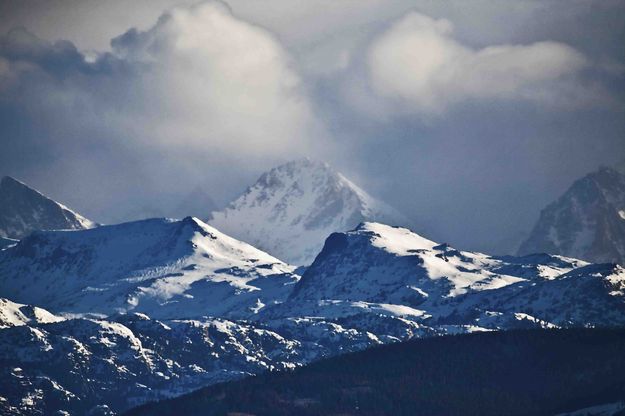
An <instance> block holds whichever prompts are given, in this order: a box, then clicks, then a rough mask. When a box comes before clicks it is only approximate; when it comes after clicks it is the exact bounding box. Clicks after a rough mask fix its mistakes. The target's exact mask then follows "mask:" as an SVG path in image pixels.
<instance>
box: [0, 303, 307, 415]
mask: <svg viewBox="0 0 625 416" xmlns="http://www.w3.org/2000/svg"><path fill="white" fill-rule="evenodd" d="M299 347H300V346H299V344H298V343H297V342H294V341H291V340H288V339H284V338H283V337H281V336H280V335H278V334H276V333H275V332H272V331H269V330H262V329H257V328H254V327H252V326H250V325H245V324H237V323H234V322H231V321H228V320H223V319H207V320H204V321H202V322H200V321H194V320H172V321H156V320H152V319H149V318H148V317H146V316H145V315H140V314H131V315H125V316H118V317H114V318H113V319H110V320H106V321H105V320H95V319H81V318H79V319H68V320H64V321H59V322H56V323H48V324H33V323H31V324H28V325H21V326H14V327H11V328H7V329H0V380H2V382H0V414H3V415H31V414H46V415H53V414H55V415H56V414H63V415H70V414H71V415H76V416H79V415H111V414H117V413H118V412H121V411H123V410H125V409H128V408H130V407H133V406H136V405H139V404H141V403H145V402H146V401H148V400H156V399H159V398H164V397H171V396H175V395H179V394H183V393H186V392H190V391H192V390H194V389H197V388H199V387H201V386H204V385H208V384H212V383H217V382H220V381H224V380H231V379H235V378H239V377H243V376H245V375H249V374H253V373H258V372H261V371H264V370H268V369H284V368H290V367H292V366H294V365H296V363H297V362H298V361H299V360H300V358H299V357H298V350H299Z"/></svg>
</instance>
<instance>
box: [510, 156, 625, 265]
mask: <svg viewBox="0 0 625 416" xmlns="http://www.w3.org/2000/svg"><path fill="white" fill-rule="evenodd" d="M532 252H546V253H554V254H562V255H566V256H571V257H576V258H581V259H584V260H588V261H592V262H597V263H602V262H614V263H619V264H621V265H625V174H623V173H621V172H619V171H617V170H615V169H611V168H601V169H599V170H598V171H596V172H593V173H590V174H588V175H586V176H585V177H583V178H581V179H579V180H578V181H576V182H575V183H574V184H573V185H572V186H571V187H570V188H569V189H568V190H567V191H566V193H564V195H562V196H561V197H560V198H559V199H558V200H557V201H555V202H553V203H552V204H550V205H549V206H547V207H546V208H545V209H544V210H543V211H542V212H541V214H540V218H539V220H538V222H537V223H536V225H535V226H534V229H533V230H532V232H531V234H530V236H529V238H528V239H527V240H526V241H525V242H524V243H523V244H522V245H521V247H520V249H519V253H520V254H525V253H532Z"/></svg>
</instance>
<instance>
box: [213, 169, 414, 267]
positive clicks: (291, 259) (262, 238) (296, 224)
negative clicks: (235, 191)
mask: <svg viewBox="0 0 625 416" xmlns="http://www.w3.org/2000/svg"><path fill="white" fill-rule="evenodd" d="M211 218H212V219H211V220H210V223H211V224H212V225H214V226H215V227H217V228H218V229H220V230H222V231H223V232H225V233H227V234H229V235H232V236H234V237H236V238H238V239H240V240H243V241H246V242H248V243H250V244H252V245H254V246H256V247H258V248H260V249H262V250H264V251H266V252H268V253H271V254H272V255H274V256H276V257H278V258H279V259H282V260H284V261H286V262H288V263H291V264H295V265H298V266H302V265H309V264H310V263H312V261H313V260H314V259H315V256H316V255H317V253H319V250H321V247H322V246H323V241H324V240H325V238H326V237H327V236H328V235H329V234H330V233H332V232H334V231H346V230H348V229H351V228H353V227H355V226H356V225H358V224H359V223H360V222H363V221H381V222H385V223H390V224H405V223H406V220H405V219H404V217H403V216H402V215H401V214H399V213H398V212H397V211H395V210H394V209H393V208H391V207H389V206H388V205H386V204H385V203H383V202H381V201H378V200H376V199H374V198H373V197H371V196H370V195H368V194H367V193H366V192H365V191H363V190H362V189H360V188H359V187H357V186H356V185H355V184H354V183H352V182H351V181H350V180H349V179H347V178H346V177H345V176H343V175H342V174H340V173H338V172H336V171H335V170H334V169H332V168H331V167H330V166H329V165H328V164H327V163H323V162H317V161H313V160H310V159H301V160H295V161H292V162H289V163H286V164H284V165H281V166H278V167H276V168H273V169H271V170H270V171H268V172H266V173H264V174H262V175H261V176H260V178H259V179H258V180H257V181H256V183H255V184H254V185H253V186H251V187H250V188H248V189H247V190H246V191H245V192H244V193H243V194H242V195H241V196H240V197H238V198H237V199H236V200H234V201H233V202H232V203H231V204H230V205H229V206H228V207H226V208H225V209H224V210H222V211H218V212H213V213H212V215H211Z"/></svg>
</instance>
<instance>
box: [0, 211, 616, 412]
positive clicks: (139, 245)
mask: <svg viewBox="0 0 625 416" xmlns="http://www.w3.org/2000/svg"><path fill="white" fill-rule="evenodd" d="M0 293H2V296H3V297H4V298H6V299H2V300H1V301H0V326H1V327H2V328H3V329H0V379H2V380H3V383H2V384H1V386H0V413H3V414H32V413H37V412H38V413H44V414H53V413H55V412H61V413H63V412H65V414H67V413H69V414H76V415H81V414H116V413H119V412H122V411H124V410H127V409H129V408H131V407H133V406H136V405H140V404H142V403H145V402H148V401H152V400H157V399H163V398H167V397H173V396H177V395H181V394H184V393H187V392H190V391H192V390H194V389H197V388H199V387H202V386H206V385H209V384H214V383H218V382H221V381H227V380H233V379H238V378H241V377H244V376H246V375H251V374H258V373H261V372H264V371H266V370H278V369H291V368H296V367H300V366H302V365H304V364H307V363H310V362H312V361H317V360H319V359H322V358H324V357H330V356H335V355H339V354H343V353H346V352H350V351H358V350H363V349H366V348H368V347H371V346H376V345H381V344H387V343H395V342H397V341H403V340H408V339H413V338H424V337H432V336H439V335H448V334H464V333H471V332H481V331H493V330H510V329H515V328H568V327H585V326H621V325H625V270H624V269H623V268H622V267H620V266H618V265H615V264H609V263H608V264H590V263H587V262H585V261H581V260H576V259H572V258H568V257H562V256H558V255H548V254H538V255H529V256H524V257H513V256H505V257H493V256H488V255H486V254H481V253H474V252H465V251H460V250H457V249H454V248H453V247H450V246H449V245H447V244H439V243H436V242H434V241H431V240H428V239H426V238H424V237H422V236H420V235H418V234H415V233H413V232H411V231H410V230H408V229H406V228H399V227H393V226H389V225H384V224H381V223H362V224H360V225H359V226H358V227H356V228H355V229H353V230H351V231H346V232H338V233H333V234H331V235H330V236H329V237H328V238H327V240H326V242H325V245H324V247H323V249H322V250H321V252H320V253H319V255H318V256H317V257H316V258H315V260H314V262H313V264H312V265H311V266H310V267H309V268H308V269H307V270H306V271H305V273H304V274H303V276H301V277H300V276H298V275H297V274H296V273H295V272H294V267H293V266H290V265H288V264H285V263H283V262H281V261H279V260H277V259H276V258H274V257H272V256H270V255H268V254H266V253H264V252H263V251H260V250H258V249H256V248H254V247H252V246H250V245H248V244H246V243H243V242H240V241H238V240H236V239H234V238H231V237H229V236H227V235H225V234H223V233H221V232H220V231H218V230H217V229H215V228H213V227H211V226H209V225H207V224H205V223H203V222H202V221H200V220H198V219H196V218H191V217H188V218H185V219H183V220H165V219H153V220H143V221H136V222H131V223H126V224H119V225H110V226H101V227H98V228H95V229H90V230H81V231H39V232H35V233H33V234H31V235H30V236H29V237H26V238H24V239H23V240H21V241H20V242H18V243H17V244H14V245H12V246H9V247H7V248H5V249H4V250H1V251H0Z"/></svg>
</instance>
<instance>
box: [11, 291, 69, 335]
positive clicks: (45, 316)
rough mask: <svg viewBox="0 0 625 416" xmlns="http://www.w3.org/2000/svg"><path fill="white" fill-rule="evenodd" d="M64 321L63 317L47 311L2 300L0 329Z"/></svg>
mask: <svg viewBox="0 0 625 416" xmlns="http://www.w3.org/2000/svg"><path fill="white" fill-rule="evenodd" d="M62 320H64V318H63V317H60V316H56V315H53V314H51V313H50V312H48V311H47V310H45V309H42V308H38V307H36V306H31V305H23V304H21V303H15V302H12V301H10V300H9V299H4V298H0V329H3V328H9V327H12V326H20V325H26V324H28V323H50V322H60V321H62Z"/></svg>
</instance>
